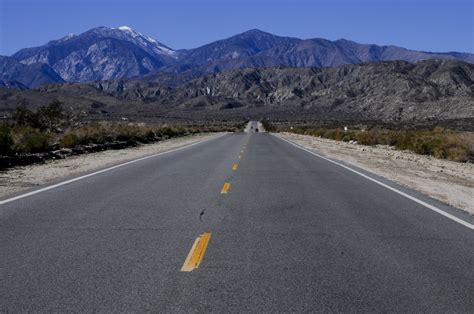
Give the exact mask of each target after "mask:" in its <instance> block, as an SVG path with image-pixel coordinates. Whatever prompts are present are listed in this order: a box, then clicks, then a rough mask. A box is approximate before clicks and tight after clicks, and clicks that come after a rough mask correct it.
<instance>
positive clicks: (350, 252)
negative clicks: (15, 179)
mask: <svg viewBox="0 0 474 314" xmlns="http://www.w3.org/2000/svg"><path fill="white" fill-rule="evenodd" d="M255 127H256V124H255ZM254 129H255V128H254ZM254 129H252V130H253V131H255V130H254ZM358 171H362V170H358ZM367 176H370V177H374V176H373V175H371V174H367ZM376 179H377V180H383V179H380V178H376ZM384 182H385V183H384V184H387V185H389V186H391V187H394V188H395V189H397V190H401V191H403V192H404V193H406V194H407V195H410V196H413V197H415V198H416V199H417V200H422V201H423V202H426V203H429V204H431V205H432V206H435V207H436V208H441V209H442V210H443V211H446V212H448V213H450V214H451V215H454V216H458V217H460V219H462V220H463V221H467V226H469V224H471V225H472V217H469V216H462V214H461V213H458V211H456V210H455V209H450V208H448V207H447V206H446V205H444V204H441V203H439V202H436V201H434V200H432V199H429V198H427V197H424V196H422V195H419V194H416V193H415V192H412V191H409V190H403V188H402V187H399V186H397V185H395V184H394V183H391V182H388V181H384ZM469 219H471V220H469ZM0 248H1V255H0V312H27V311H42V312H53V311H54V312H63V311H75V312H92V311H94V312H97V311H106V312H117V311H120V312H129V311H133V312H143V311H160V312H163V311H164V312H207V311H215V312H224V311H225V312H227V311H239V312H240V311H244V312H261V311H266V312H274V311H275V312H288V311H292V312H295V311H296V312H301V311H344V312H349V311H350V312H367V311H370V312H374V311H378V312H386V311H391V312H393V311H395V312H433V311H434V312H474V231H473V230H472V229H471V228H469V227H466V225H463V224H461V223H459V222H456V221H455V220H453V219H448V218H447V217H446V216H443V215H440V214H439V213H437V212H435V211H434V210H431V209H429V208H427V207H426V206H423V205H422V204H420V203H419V202H417V201H414V200H413V199H410V198H408V197H406V196H403V195H401V194H400V193H395V192H394V191H393V190H391V189H389V188H387V187H385V186H382V185H380V184H377V183H376V182H374V181H372V180H369V179H367V178H365V177H363V176H361V175H359V174H357V173H355V172H353V171H349V170H348V169H346V168H344V167H341V166H340V165H337V164H334V163H332V162H330V161H328V160H325V159H323V158H320V157H318V156H315V155H313V154H310V153H308V152H307V151H304V150H302V149H299V148H297V147H295V146H294V145H292V144H290V143H287V142H285V141H283V140H282V139H280V138H277V137H276V136H274V135H271V134H267V133H261V132H259V133H254V132H252V131H250V132H248V133H234V134H226V135H224V136H220V137H217V138H214V139H211V140H208V141H205V142H202V143H199V144H196V145H192V146H190V147H187V148H183V149H180V150H176V151H172V152H169V153H167V154H162V155H159V156H155V157H153V158H148V159H144V160H140V161H138V162H134V163H130V164H127V165H124V166H121V167H117V168H114V169H111V170H109V171H104V172H102V173H98V174H95V175H91V176H88V177H84V178H81V179H80V180H76V181H73V182H70V183H68V184H64V185H61V184H60V185H58V186H56V187H54V188H51V189H45V190H43V191H41V193H36V194H31V195H27V196H26V197H19V198H16V199H14V200H12V201H8V202H4V203H1V205H0Z"/></svg>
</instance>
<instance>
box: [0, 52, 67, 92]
mask: <svg viewBox="0 0 474 314" xmlns="http://www.w3.org/2000/svg"><path fill="white" fill-rule="evenodd" d="M57 82H64V81H63V79H62V78H61V77H60V76H59V75H58V74H57V73H56V72H55V71H54V70H53V69H52V68H51V67H50V66H49V65H47V64H44V63H34V64H22V63H20V62H19V61H18V60H16V59H14V58H11V57H4V56H0V87H6V88H15V89H26V88H27V87H37V86H40V85H44V84H50V83H57Z"/></svg>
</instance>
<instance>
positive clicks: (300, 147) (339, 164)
mask: <svg viewBox="0 0 474 314" xmlns="http://www.w3.org/2000/svg"><path fill="white" fill-rule="evenodd" d="M272 135H273V136H275V137H276V138H279V139H280V140H282V141H285V142H287V143H289V144H291V145H293V146H295V147H297V148H299V149H301V150H304V151H306V152H308V153H310V154H312V155H315V156H317V157H319V158H322V159H324V160H326V161H329V162H331V163H333V164H335V165H338V166H340V167H342V168H344V169H347V170H349V171H352V172H354V173H356V174H358V175H360V176H362V177H364V178H366V179H367V180H370V181H372V182H374V183H377V184H378V185H381V186H383V187H384V188H387V189H389V190H391V191H393V192H395V193H398V194H400V195H401V196H404V197H406V198H408V199H410V200H412V201H414V202H416V203H418V204H420V205H423V206H425V207H426V208H429V209H431V210H432V211H434V212H437V213H438V214H440V215H443V216H444V217H446V218H449V219H451V220H453V221H455V222H457V223H459V224H461V225H463V226H465V227H467V228H469V229H472V230H474V225H473V224H471V223H469V222H467V221H464V220H462V219H460V218H458V217H456V216H454V215H451V214H449V213H447V212H445V211H443V210H441V209H439V208H438V207H436V206H433V205H431V204H428V203H426V202H423V201H422V200H420V199H418V198H416V197H413V196H411V195H408V194H407V193H405V192H402V191H400V190H397V189H396V188H394V187H391V186H390V185H387V184H385V183H383V182H380V181H378V180H376V179H374V178H371V177H369V176H368V175H365V174H363V173H362V172H359V171H357V170H354V169H352V168H350V167H348V166H346V165H343V164H341V163H339V162H337V161H334V160H332V159H329V158H327V157H324V156H322V155H319V154H317V153H315V152H313V151H311V150H309V149H306V148H304V147H303V146H301V145H299V144H296V143H293V142H291V141H289V140H287V139H284V138H282V137H280V136H278V135H274V134H272Z"/></svg>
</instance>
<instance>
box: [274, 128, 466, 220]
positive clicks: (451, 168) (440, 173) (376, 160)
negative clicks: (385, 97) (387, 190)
mask: <svg viewBox="0 0 474 314" xmlns="http://www.w3.org/2000/svg"><path fill="white" fill-rule="evenodd" d="M278 135H279V136H281V137H283V138H285V139H287V140H290V141H293V142H295V143H297V144H299V145H301V146H303V147H305V148H307V149H310V150H314V151H317V152H319V153H321V154H322V155H325V156H326V157H328V158H333V159H338V160H342V161H345V162H348V163H350V164H353V165H355V166H357V167H359V168H362V169H365V170H367V171H370V172H373V173H375V174H377V175H379V176H381V177H384V178H387V179H389V180H392V181H394V182H397V183H399V184H401V185H403V186H406V187H408V188H411V189H413V190H416V191H419V192H421V193H423V194H425V195H429V196H430V197H432V198H435V199H437V200H440V201H442V202H445V203H447V204H449V205H451V206H454V207H457V208H460V209H463V210H465V211H467V212H468V213H470V214H471V215H474V179H473V178H474V164H469V163H458V162H453V161H449V160H442V159H436V158H434V157H431V156H423V155H418V154H415V153H412V152H408V151H398V150H395V149H394V148H392V147H389V146H382V145H378V146H374V147H372V146H364V145H357V144H355V145H354V144H349V143H346V142H339V141H334V140H330V139H323V138H317V137H314V136H310V135H299V134H293V133H279V134H278Z"/></svg>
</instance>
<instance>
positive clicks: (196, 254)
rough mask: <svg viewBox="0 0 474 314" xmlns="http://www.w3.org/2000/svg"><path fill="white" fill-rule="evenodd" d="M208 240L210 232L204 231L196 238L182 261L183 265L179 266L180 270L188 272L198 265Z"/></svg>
mask: <svg viewBox="0 0 474 314" xmlns="http://www.w3.org/2000/svg"><path fill="white" fill-rule="evenodd" d="M209 240H211V233H210V232H205V233H203V234H201V235H200V236H199V237H197V238H196V240H195V241H194V244H193V246H192V247H191V251H189V253H188V256H187V257H186V260H185V261H184V264H183V267H181V271H184V272H190V271H193V270H194V269H196V268H198V267H199V265H200V264H201V262H202V259H203V258H204V254H205V253H206V249H207V245H208V244H209Z"/></svg>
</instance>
